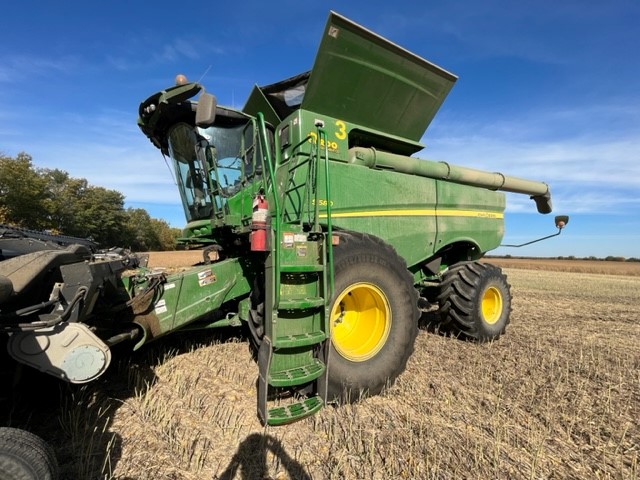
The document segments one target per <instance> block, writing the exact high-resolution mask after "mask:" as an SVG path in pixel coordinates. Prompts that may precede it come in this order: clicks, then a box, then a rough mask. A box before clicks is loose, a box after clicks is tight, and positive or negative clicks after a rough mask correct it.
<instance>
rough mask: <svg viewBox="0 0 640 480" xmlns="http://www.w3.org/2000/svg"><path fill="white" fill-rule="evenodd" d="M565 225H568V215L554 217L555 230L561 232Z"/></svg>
mask: <svg viewBox="0 0 640 480" xmlns="http://www.w3.org/2000/svg"><path fill="white" fill-rule="evenodd" d="M567 223H569V216H568V215H558V216H556V228H557V229H558V230H562V229H563V228H564V227H565V226H566V225H567Z"/></svg>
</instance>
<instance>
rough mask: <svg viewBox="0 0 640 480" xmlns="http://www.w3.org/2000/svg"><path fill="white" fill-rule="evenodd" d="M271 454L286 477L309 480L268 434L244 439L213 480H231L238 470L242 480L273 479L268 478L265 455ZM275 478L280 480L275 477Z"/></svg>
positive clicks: (293, 479) (277, 442)
mask: <svg viewBox="0 0 640 480" xmlns="http://www.w3.org/2000/svg"><path fill="white" fill-rule="evenodd" d="M269 452H271V454H272V455H274V456H275V457H276V458H277V462H278V464H279V465H280V466H281V468H284V470H285V472H286V474H287V476H286V477H284V478H289V479H292V480H311V476H310V475H309V474H308V473H307V472H306V471H305V469H304V467H303V466H302V465H301V464H300V463H299V462H298V461H297V460H295V459H293V458H291V457H290V456H289V454H288V453H287V452H286V451H285V449H284V447H283V446H282V443H281V442H280V441H279V440H278V439H276V438H275V437H273V436H271V435H268V434H260V433H252V434H251V435H249V436H248V437H247V438H245V439H244V440H243V441H242V442H241V443H240V445H239V446H238V450H237V451H236V453H235V454H234V455H233V457H232V458H231V461H230V462H229V465H228V466H227V468H226V469H225V471H224V472H222V473H221V474H220V475H215V476H214V477H213V478H214V479H215V480H232V479H234V478H236V474H237V473H238V470H240V474H241V477H240V478H242V479H243V480H250V479H256V478H273V477H271V476H269V467H268V464H267V454H268V453H269ZM275 478H280V477H279V476H278V477H275Z"/></svg>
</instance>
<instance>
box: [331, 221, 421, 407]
mask: <svg viewBox="0 0 640 480" xmlns="http://www.w3.org/2000/svg"><path fill="white" fill-rule="evenodd" d="M339 237H340V242H339V245H337V246H336V247H334V275H335V277H334V278H335V281H334V294H333V297H332V300H331V315H330V319H329V320H330V328H331V353H330V357H329V383H328V393H329V399H331V400H337V401H339V402H353V401H356V400H358V399H359V398H362V397H366V396H369V395H376V394H378V393H380V392H381V391H382V389H383V388H384V387H385V386H387V385H390V384H392V383H393V382H394V380H395V379H396V377H397V376H398V375H400V373H402V372H403V371H404V369H405V367H406V364H407V360H408V358H409V356H410V355H411V353H412V352H413V346H414V342H415V339H416V336H417V333H418V316H419V311H418V307H417V302H418V296H417V292H416V291H415V289H414V288H413V278H412V277H411V275H410V274H409V272H408V270H407V267H406V265H405V263H404V261H403V260H402V259H401V258H400V257H399V256H398V254H397V253H396V252H395V250H394V249H393V248H392V247H390V246H389V245H387V244H385V243H384V242H382V241H381V240H380V239H378V238H375V237H371V236H367V235H363V234H356V233H340V234H339Z"/></svg>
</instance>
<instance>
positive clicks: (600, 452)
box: [49, 269, 640, 479]
mask: <svg viewBox="0 0 640 480" xmlns="http://www.w3.org/2000/svg"><path fill="white" fill-rule="evenodd" d="M505 272H506V273H507V274H508V276H509V282H510V283H511V285H512V292H513V295H514V300H513V313H512V319H511V324H510V325H509V327H508V329H507V334H506V335H505V336H503V337H502V338H500V340H499V341H497V342H494V343H489V344H483V345H477V344H473V343H468V342H463V341H460V340H457V339H455V338H450V337H446V336H441V335H438V334H434V333H430V332H428V331H427V329H426V328H424V329H422V330H421V331H420V333H419V335H418V339H417V342H416V348H415V353H414V354H413V355H412V357H411V358H410V359H409V362H408V365H407V370H406V371H405V372H404V373H403V374H402V375H401V376H400V377H399V379H398V381H397V383H396V384H395V385H394V386H392V387H391V388H389V389H388V390H387V391H386V392H385V393H384V394H383V395H381V396H378V397H373V398H369V399H366V400H363V401H361V402H360V403H357V404H354V405H347V406H342V407H335V408H326V409H324V410H323V411H321V412H320V414H319V415H317V416H315V417H312V418H310V419H307V420H305V421H302V422H299V423H296V424H293V425H290V426H285V427H275V428H273V427H268V428H262V427H261V426H260V425H259V423H258V420H257V418H256V413H255V395H256V391H255V380H256V377H257V368H256V366H255V364H254V363H253V361H252V359H251V355H250V352H249V348H248V345H247V342H246V341H245V340H243V339H240V340H239V339H237V338H235V337H233V336H232V335H237V331H231V332H226V331H225V332H220V333H215V334H212V333H192V334H186V333H185V334H184V335H178V336H174V337H172V338H167V339H166V340H164V341H159V342H157V343H156V344H155V345H153V346H150V347H148V348H147V349H146V350H145V349H143V351H142V352H139V353H138V354H136V355H134V356H132V357H130V358H128V359H125V360H122V361H121V362H120V363H119V365H116V367H115V368H112V369H111V371H110V372H108V374H107V376H106V377H105V378H104V379H101V380H100V381H99V382H96V383H95V384H91V385H88V386H86V387H83V392H84V393H83V395H82V396H81V397H74V401H73V402H66V403H64V405H65V406H64V408H61V409H60V411H52V412H51V414H50V420H49V421H50V422H51V424H52V425H51V428H52V430H53V429H55V427H56V426H57V425H58V422H61V423H62V424H63V425H65V429H64V430H63V431H61V432H60V433H59V435H60V438H59V442H58V443H57V444H56V448H57V449H58V452H57V453H58V454H59V457H60V458H61V463H62V468H63V473H65V474H66V475H67V477H68V478H80V476H79V472H82V473H84V472H89V473H88V474H86V475H84V478H98V477H100V476H101V474H100V472H102V474H104V475H106V476H107V477H109V476H111V477H113V478H136V479H202V478H221V479H222V478H224V479H232V478H242V479H246V478H258V479H262V478H278V479H287V478H302V479H310V478H313V479H344V478H349V479H382V478H385V479H386V478H409V479H429V478H433V479H448V478H478V479H480V478H510V479H531V478H620V479H634V478H635V479H637V478H639V475H640V465H639V460H640V447H639V445H640V424H639V423H638V421H637V419H638V418H640V313H639V308H638V305H640V278H638V277H623V276H610V275H598V274H579V273H558V272H546V271H532V270H523V269H505ZM425 315H427V314H425ZM423 320H426V318H425V319H423ZM100 412H102V414H101V415H100V414H99V413H100ZM104 412H107V414H105V413H104ZM67 419H74V421H73V422H71V421H69V420H67ZM86 424H88V425H91V426H92V428H90V429H86V428H84V427H83V425H86ZM103 430H104V432H103ZM74 431H75V432H77V433H75V434H73V435H72V433H73V432H74ZM83 435H84V437H83ZM70 439H71V440H73V442H75V443H74V445H80V442H81V441H83V442H84V445H86V447H85V448H83V449H72V448H67V447H65V445H70V443H69V442H70Z"/></svg>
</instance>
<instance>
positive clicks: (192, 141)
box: [168, 116, 273, 222]
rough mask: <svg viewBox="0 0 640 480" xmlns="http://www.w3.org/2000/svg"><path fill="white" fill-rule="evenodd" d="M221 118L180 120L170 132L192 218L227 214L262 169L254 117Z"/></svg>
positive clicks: (171, 151)
mask: <svg viewBox="0 0 640 480" xmlns="http://www.w3.org/2000/svg"><path fill="white" fill-rule="evenodd" d="M218 119H219V120H222V121H220V122H218V121H216V125H212V126H209V127H206V128H200V127H194V126H193V125H190V124H187V123H178V124H176V125H174V126H173V127H172V128H171V129H170V131H169V135H168V144H169V155H170V156H171V159H172V161H173V166H174V170H175V173H176V182H177V184H178V189H179V191H180V197H181V199H182V204H183V207H184V211H185V216H186V218H187V222H192V221H195V220H205V219H210V218H212V216H213V215H215V214H216V213H218V214H222V213H223V212H224V210H225V207H226V204H227V200H228V199H229V198H231V197H233V196H234V195H236V194H237V193H239V192H240V191H241V190H242V188H243V187H244V186H246V185H247V183H248V182H249V181H252V180H254V179H256V178H257V177H259V176H260V175H261V173H262V160H261V158H256V159H254V153H255V151H256V145H255V134H254V133H255V129H254V125H253V122H252V120H251V119H250V118H248V117H244V116H243V117H242V118H230V117H221V116H218V117H217V120H218ZM272 138H273V137H272V136H271V135H270V140H271V139H272ZM270 147H272V145H270ZM258 154H259V155H258V157H260V156H261V148H260V147H259V146H258Z"/></svg>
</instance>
